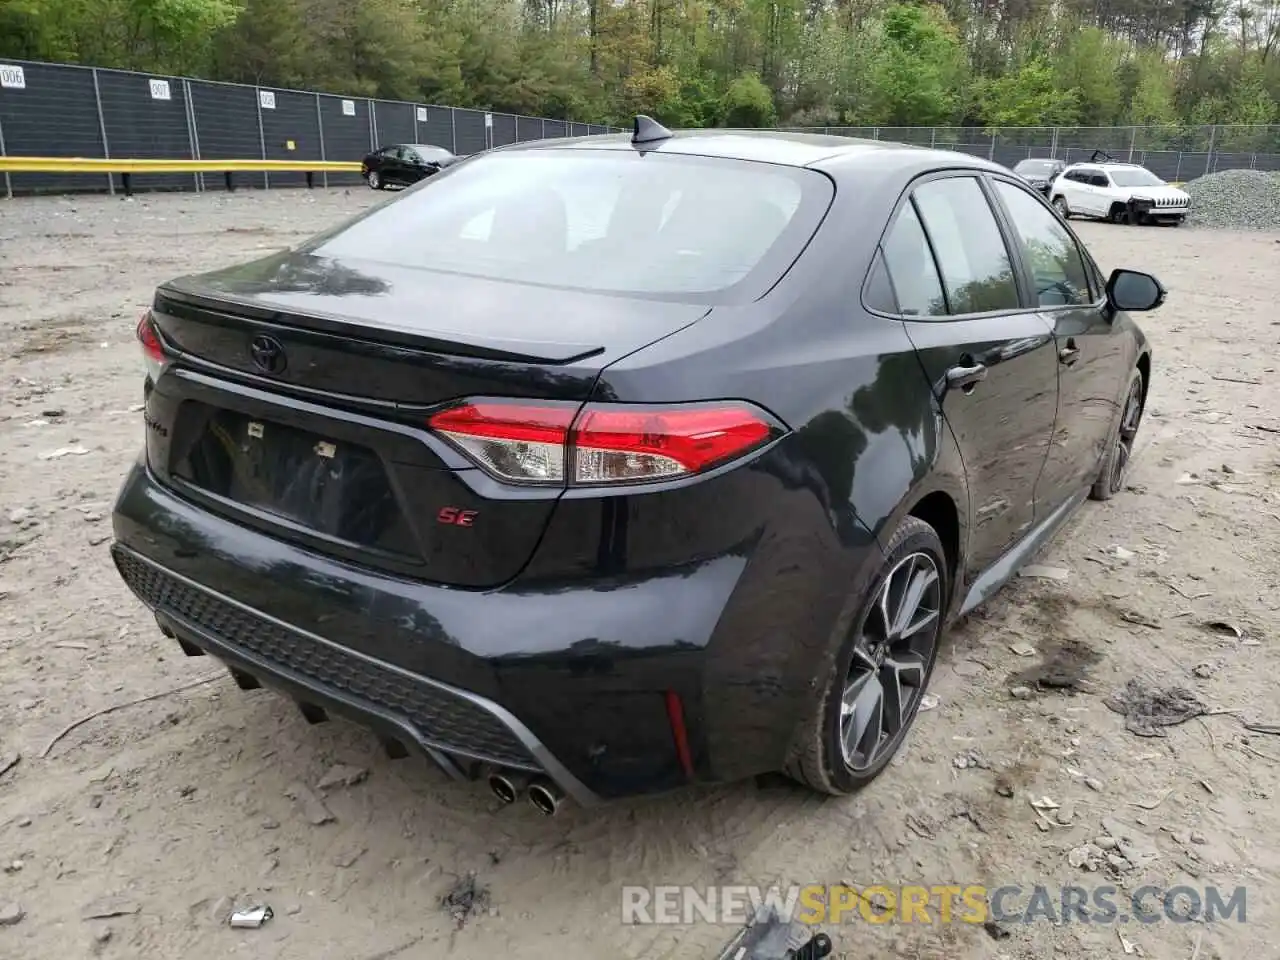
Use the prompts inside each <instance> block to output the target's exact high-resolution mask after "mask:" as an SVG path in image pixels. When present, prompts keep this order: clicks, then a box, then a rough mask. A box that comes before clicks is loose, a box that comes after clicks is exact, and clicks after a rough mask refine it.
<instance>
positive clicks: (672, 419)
mask: <svg viewBox="0 0 1280 960" xmlns="http://www.w3.org/2000/svg"><path fill="white" fill-rule="evenodd" d="M575 414H576V415H577V416H576V419H575ZM429 423H430V426H431V428H432V429H433V430H435V431H437V432H438V433H440V434H442V435H443V436H445V437H447V438H448V439H449V440H450V441H452V442H453V444H454V445H455V446H457V447H458V448H459V449H461V450H462V451H463V452H464V453H466V454H467V455H469V456H470V457H471V458H472V459H473V460H475V461H476V462H477V463H478V464H479V465H480V466H481V467H483V468H485V469H486V470H488V471H489V472H490V473H492V474H494V475H495V476H497V477H498V478H500V479H503V480H510V481H513V482H516V483H536V484H556V485H562V484H564V483H565V481H566V478H567V480H568V482H569V483H570V484H572V485H574V486H590V485H596V484H614V483H637V482H641V481H646V480H668V479H674V478H677V477H682V476H689V475H692V474H696V473H701V472H703V471H704V470H709V469H711V468H712V467H715V466H719V465H721V464H724V463H728V462H729V461H732V460H736V459H738V458H739V457H742V456H744V455H745V454H747V453H750V452H751V451H752V450H755V449H758V448H759V447H761V446H763V445H764V444H765V443H768V442H769V441H770V440H772V439H773V438H774V437H776V436H778V435H780V434H781V432H782V431H781V427H780V426H779V425H778V424H777V423H775V422H774V421H773V420H772V419H771V418H770V417H769V416H768V415H766V414H765V413H764V412H763V411H760V410H758V409H756V408H755V407H753V406H751V405H750V404H747V403H742V402H738V401H723V402H715V403H697V404H681V405H677V406H670V407H650V406H638V405H630V404H623V403H601V404H588V405H587V406H585V407H583V408H582V410H581V412H579V410H578V404H576V403H566V402H559V401H546V402H538V401H516V402H510V401H503V400H473V401H470V402H468V403H464V404H461V405H459V406H456V407H450V408H449V409H447V410H442V411H441V412H440V413H437V414H435V415H434V416H432V417H431V418H430V420H429Z"/></svg>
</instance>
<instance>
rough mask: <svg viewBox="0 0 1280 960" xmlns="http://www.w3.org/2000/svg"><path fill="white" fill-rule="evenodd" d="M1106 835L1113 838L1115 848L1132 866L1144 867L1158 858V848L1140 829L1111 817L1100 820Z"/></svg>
mask: <svg viewBox="0 0 1280 960" xmlns="http://www.w3.org/2000/svg"><path fill="white" fill-rule="evenodd" d="M1102 829H1103V830H1105V831H1106V833H1107V836H1109V837H1113V838H1115V841H1116V849H1117V850H1118V851H1119V853H1120V855H1121V856H1122V857H1124V858H1125V860H1127V861H1129V863H1131V864H1132V865H1133V866H1134V867H1139V868H1141V867H1145V866H1147V865H1148V864H1149V863H1152V862H1153V861H1155V860H1158V859H1160V849H1159V848H1158V847H1157V846H1156V844H1155V841H1154V840H1152V839H1151V838H1150V837H1149V836H1147V835H1146V834H1145V833H1142V832H1141V831H1139V830H1137V829H1135V828H1134V827H1131V826H1129V825H1128V824H1126V823H1122V822H1120V821H1119V820H1115V819H1113V818H1105V819H1103V821H1102Z"/></svg>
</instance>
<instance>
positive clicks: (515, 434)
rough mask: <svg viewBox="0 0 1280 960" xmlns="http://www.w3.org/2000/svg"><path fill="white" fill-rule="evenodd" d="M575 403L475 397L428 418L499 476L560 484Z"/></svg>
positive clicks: (503, 478)
mask: <svg viewBox="0 0 1280 960" xmlns="http://www.w3.org/2000/svg"><path fill="white" fill-rule="evenodd" d="M577 406H578V405H577V404H566V405H561V404H526V403H505V402H503V401H501V400H476V401H473V402H471V403H464V404H462V405H461V406H458V407H451V408H449V409H448V410H442V411H440V412H439V413H437V414H435V415H434V416H433V417H431V419H430V420H429V421H428V423H429V424H430V425H431V428H432V429H433V430H435V431H436V432H438V433H441V434H443V435H444V436H445V437H448V438H449V439H450V440H451V441H453V443H454V445H455V446H457V447H458V448H459V449H461V450H462V451H463V452H464V453H466V454H467V455H468V456H470V457H471V458H472V459H473V460H475V461H476V462H477V463H479V464H480V466H482V467H484V468H486V469H487V470H488V471H489V472H490V473H493V474H495V475H496V476H497V477H498V478H499V479H502V480H512V481H515V482H516V483H539V484H542V483H554V484H557V485H559V484H563V483H564V477H565V473H564V458H565V447H566V440H567V438H568V436H569V426H570V424H572V423H573V415H574V414H575V413H576V412H577Z"/></svg>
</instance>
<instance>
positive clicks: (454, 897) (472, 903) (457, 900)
mask: <svg viewBox="0 0 1280 960" xmlns="http://www.w3.org/2000/svg"><path fill="white" fill-rule="evenodd" d="M440 906H441V907H443V908H444V910H445V912H446V913H448V914H449V916H450V917H451V918H452V919H453V922H454V924H455V925H456V926H457V928H458V929H459V930H461V929H462V928H463V926H465V925H466V922H467V921H468V920H470V919H471V918H472V917H473V916H475V915H476V914H482V913H485V912H487V911H488V909H489V888H488V887H482V886H479V885H478V884H477V883H476V875H475V874H474V873H468V874H467V875H466V876H465V877H462V878H461V879H460V880H458V882H457V883H455V884H454V885H453V887H452V888H451V889H450V890H449V892H448V893H446V894H445V895H444V896H443V897H441V898H440Z"/></svg>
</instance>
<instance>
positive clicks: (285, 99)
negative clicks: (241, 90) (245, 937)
mask: <svg viewBox="0 0 1280 960" xmlns="http://www.w3.org/2000/svg"><path fill="white" fill-rule="evenodd" d="M271 93H272V98H273V99H274V100H275V104H276V105H275V108H274V109H267V108H266V107H264V108H263V110H262V144H263V147H264V148H265V150H266V154H267V156H266V159H268V160H321V159H323V156H322V154H321V152H320V124H319V121H318V120H317V119H316V98H315V96H314V95H312V94H310V93H298V92H297V91H294V90H273V91H271ZM290 143H292V144H293V149H292V150H291V149H289V144H290ZM270 181H271V186H273V187H288V186H301V185H302V184H305V183H306V182H307V175H306V174H305V173H273V174H271V175H270Z"/></svg>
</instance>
